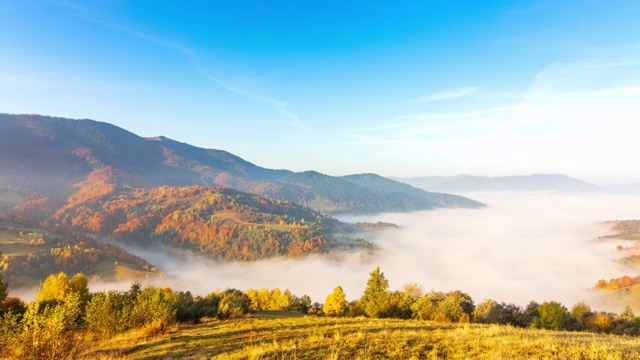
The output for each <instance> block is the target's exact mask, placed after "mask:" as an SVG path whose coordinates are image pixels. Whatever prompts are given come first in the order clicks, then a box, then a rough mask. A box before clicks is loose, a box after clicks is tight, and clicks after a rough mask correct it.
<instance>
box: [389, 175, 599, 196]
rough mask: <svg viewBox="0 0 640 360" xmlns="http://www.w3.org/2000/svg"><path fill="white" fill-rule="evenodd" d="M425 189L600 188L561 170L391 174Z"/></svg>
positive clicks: (581, 189)
mask: <svg viewBox="0 0 640 360" xmlns="http://www.w3.org/2000/svg"><path fill="white" fill-rule="evenodd" d="M391 179H394V180H396V181H400V182H403V183H406V184H409V185H411V186H415V187H418V188H421V189H424V190H427V191H559V192H600V191H603V190H604V188H603V187H600V186H597V185H594V184H590V183H588V182H585V181H582V180H579V179H576V178H572V177H570V176H567V175H563V174H533V175H524V176H498V177H487V176H473V175H457V176H425V177H414V178H398V177H393V178H391Z"/></svg>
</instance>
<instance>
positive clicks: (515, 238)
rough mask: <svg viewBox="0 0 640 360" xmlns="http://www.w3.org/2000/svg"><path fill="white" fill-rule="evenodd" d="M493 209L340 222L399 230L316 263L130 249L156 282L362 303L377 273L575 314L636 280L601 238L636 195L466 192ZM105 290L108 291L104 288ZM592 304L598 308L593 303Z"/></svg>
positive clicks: (394, 284)
mask: <svg viewBox="0 0 640 360" xmlns="http://www.w3.org/2000/svg"><path fill="white" fill-rule="evenodd" d="M463 195H464V196H468V197H470V198H473V199H475V200H479V201H482V202H484V203H486V204H487V205H488V206H487V207H486V208H483V209H442V210H434V211H422V212H415V213H409V214H397V213H396V214H379V215H375V216H357V217H355V216H341V217H340V219H341V220H344V221H349V222H355V221H364V220H366V221H369V222H375V221H386V222H393V223H396V224H398V225H400V226H401V228H400V229H394V230H385V231H381V232H378V233H375V234H370V235H367V236H368V237H369V238H368V240H370V241H373V242H375V243H376V244H377V245H379V246H380V248H381V250H380V251H379V252H377V253H376V254H373V255H367V254H364V253H353V254H345V255H342V256H339V257H338V258H337V259H336V258H329V257H326V256H311V257H308V258H305V259H301V260H293V259H270V260H264V261H258V262H254V263H227V262H220V261H214V260H210V259H206V258H204V257H202V256H196V255H185V254H184V253H179V252H175V251H173V252H164V253H157V252H149V251H140V250H135V249H128V250H132V251H133V252H134V253H136V254H137V255H140V256H143V257H145V258H146V259H147V260H148V261H150V262H151V263H153V264H154V265H157V266H159V267H160V268H162V269H163V270H165V272H166V274H167V276H166V277H165V278H164V279H161V280H160V281H159V282H158V285H168V286H171V287H172V288H174V289H177V290H191V291H192V292H193V293H198V294H205V293H209V292H211V291H214V290H217V289H225V288H228V287H232V288H238V289H242V290H246V289H247V288H261V287H267V288H274V287H280V288H281V289H284V288H288V289H290V290H291V291H292V292H293V293H294V294H296V295H299V296H301V295H303V294H307V295H309V296H311V298H312V300H313V301H317V302H324V300H325V298H326V296H327V295H328V294H329V293H330V292H331V291H332V290H333V288H334V287H336V286H338V285H340V286H342V287H343V289H344V290H345V293H346V295H347V298H348V299H350V300H355V299H357V298H359V297H360V296H361V295H362V293H363V291H364V288H365V286H366V282H367V279H368V277H369V272H371V271H372V270H373V269H374V268H375V267H377V266H380V267H381V269H382V271H383V272H384V274H385V276H386V277H387V278H388V279H389V283H390V286H391V289H401V287H402V285H403V284H405V283H407V282H417V283H418V284H420V285H422V286H423V287H424V288H425V290H427V291H428V290H430V289H433V290H436V291H451V290H461V291H464V292H467V293H469V294H470V295H471V296H472V297H473V299H474V300H475V301H476V303H478V302H480V301H482V300H483V299H487V298H492V299H495V300H498V301H506V302H513V303H516V304H518V305H526V303H528V302H529V301H530V300H536V301H538V302H542V301H545V300H556V301H560V302H562V303H563V304H564V305H565V306H567V307H571V306H572V305H573V304H575V303H576V302H578V301H581V300H585V301H587V302H588V303H590V304H591V305H592V306H593V307H594V309H604V308H607V309H609V310H616V311H617V308H616V309H612V308H611V307H610V306H605V305H603V304H602V303H599V302H598V301H597V299H593V298H592V296H594V294H593V293H592V292H588V291H585V289H589V288H592V287H593V286H594V285H595V283H596V282H597V280H598V279H601V278H606V279H609V278H613V277H618V276H622V275H624V274H633V271H632V270H631V269H629V268H625V267H624V266H622V265H620V264H618V263H616V262H615V261H614V259H615V258H617V257H619V256H621V255H620V254H617V253H616V251H615V246H616V245H617V244H619V243H624V241H602V240H598V239H597V238H598V236H601V235H605V234H607V233H609V229H608V227H607V226H605V225H603V224H602V222H603V221H607V220H622V219H638V218H640V207H639V206H638V204H640V196H615V195H579V194H575V195H574V194H572V195H566V194H549V193H527V194H515V193H478V194H463ZM101 287H102V286H101ZM594 302H595V303H594Z"/></svg>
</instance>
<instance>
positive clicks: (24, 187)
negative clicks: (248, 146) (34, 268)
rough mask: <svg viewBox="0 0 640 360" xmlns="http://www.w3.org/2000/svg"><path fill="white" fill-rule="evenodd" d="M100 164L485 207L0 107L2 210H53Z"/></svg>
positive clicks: (287, 189)
mask: <svg viewBox="0 0 640 360" xmlns="http://www.w3.org/2000/svg"><path fill="white" fill-rule="evenodd" d="M105 167H111V168H112V172H113V174H114V179H115V181H116V184H115V185H117V186H125V187H127V186H128V187H134V188H149V187H156V186H190V185H203V186H223V187H228V188H232V189H235V190H238V191H242V192H247V193H252V194H256V195H260V196H263V197H266V198H269V199H272V200H276V201H291V202H294V203H297V204H300V205H304V206H309V207H312V208H314V209H315V210H317V211H321V212H326V213H374V212H390V211H414V210H426V209H433V208H438V207H481V206H483V204H481V203H478V202H476V201H473V200H471V199H467V198H464V197H460V196H455V195H448V194H436V193H430V192H427V191H424V190H420V189H416V188H410V187H407V186H406V185H403V184H400V183H397V182H395V181H392V180H388V179H384V180H382V179H383V178H382V177H377V178H376V179H377V180H376V181H372V175H370V174H367V175H350V176H346V177H333V176H328V175H324V174H320V173H318V172H315V171H307V172H301V173H294V172H292V171H288V170H272V169H266V168H263V167H260V166H257V165H255V164H252V163H250V162H248V161H246V160H244V159H242V158H240V157H238V156H235V155H233V154H231V153H228V152H226V151H223V150H214V149H202V148H198V147H195V146H192V145H189V144H186V143H181V142H178V141H175V140H171V139H168V138H166V137H162V136H159V137H154V138H143V137H140V136H137V135H135V134H133V133H131V132H129V131H126V130H124V129H122V128H119V127H117V126H115V125H111V124H107V123H103V122H98V121H94V120H72V119H65V118H55V117H48V116H41V115H10V114H0V211H1V210H5V211H7V210H12V209H15V208H16V206H26V205H25V204H31V205H33V206H40V205H42V204H45V203H46V204H48V206H50V207H51V208H52V209H55V208H57V207H59V206H61V205H63V204H64V203H65V202H66V200H67V198H68V197H70V196H71V195H73V194H74V193H75V192H76V191H77V186H76V184H80V183H82V182H83V181H85V180H86V179H87V178H88V177H89V176H90V174H92V173H93V172H95V171H99V170H100V169H103V168H105ZM36 203H37V204H36ZM41 203H42V204H41ZM38 204H40V205H38ZM27 207H28V206H27Z"/></svg>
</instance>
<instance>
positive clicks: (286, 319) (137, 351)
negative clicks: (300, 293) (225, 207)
mask: <svg viewBox="0 0 640 360" xmlns="http://www.w3.org/2000/svg"><path fill="white" fill-rule="evenodd" d="M80 344H81V345H80V346H79V347H78V349H76V350H77V351H76V357H77V358H80V359H161V358H162V359H166V358H168V359H640V338H637V337H626V336H615V335H604V334H592V333H585V332H566V331H563V332H559V331H547V330H535V329H520V328H515V327H510V326H504V325H482V324H452V323H450V324H446V323H437V322H431V321H417V320H395V319H367V318H328V317H299V316H296V317H292V316H289V313H284V312H281V313H277V312H276V313H269V312H259V313H257V314H254V315H253V316H252V317H248V318H242V319H235V320H226V321H220V320H214V319H205V320H204V321H203V322H202V323H200V324H198V325H179V326H176V327H174V328H172V329H169V331H167V332H166V333H165V334H164V335H158V336H149V334H146V333H145V332H144V331H141V330H134V331H131V332H127V333H123V334H119V335H116V336H114V337H113V338H110V339H108V340H105V339H100V338H95V337H93V338H92V337H91V335H87V336H86V337H85V338H84V339H82V341H81V342H80Z"/></svg>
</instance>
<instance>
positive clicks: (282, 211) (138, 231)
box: [47, 168, 346, 261]
mask: <svg viewBox="0 0 640 360" xmlns="http://www.w3.org/2000/svg"><path fill="white" fill-rule="evenodd" d="M47 223H49V224H50V225H51V226H60V227H62V228H65V227H73V228H74V229H81V230H84V231H86V232H90V233H94V234H102V235H107V236H109V237H112V238H115V239H120V240H121V241H123V242H126V243H128V244H132V245H135V244H137V245H139V246H140V247H145V248H148V247H154V246H158V245H162V246H169V247H174V248H180V249H188V250H193V251H195V252H198V253H202V254H205V255H208V256H211V257H214V258H220V259H227V260H243V261H251V260H256V259H260V258H267V257H275V256H281V255H282V256H284V255H286V256H303V255H308V254H312V253H323V252H328V251H330V250H331V249H333V248H334V247H335V246H337V244H335V243H333V242H332V238H331V237H330V236H329V235H328V234H330V233H331V232H334V231H339V230H342V227H343V226H346V225H342V224H341V223H340V222H339V221H337V220H335V219H334V218H332V217H329V216H325V215H322V214H320V213H318V212H316V211H314V210H312V209H310V208H307V207H303V206H300V205H297V204H294V203H291V202H280V201H273V200H268V199H265V198H262V197H259V196H257V195H251V194H247V193H242V192H238V191H236V190H232V189H227V188H213V187H203V186H200V185H192V186H182V187H177V186H159V187H154V188H149V189H145V188H127V187H121V186H118V185H117V184H115V183H114V182H113V173H112V170H111V169H110V168H105V169H102V170H99V171H96V172H94V173H93V174H92V175H91V176H90V177H89V179H88V180H87V181H86V182H84V183H83V184H82V187H81V189H80V191H78V193H76V194H75V195H73V196H72V197H70V198H69V201H68V203H67V204H65V205H64V206H63V207H61V208H60V209H58V210H57V211H56V212H55V214H53V215H51V216H49V217H48V218H47Z"/></svg>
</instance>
